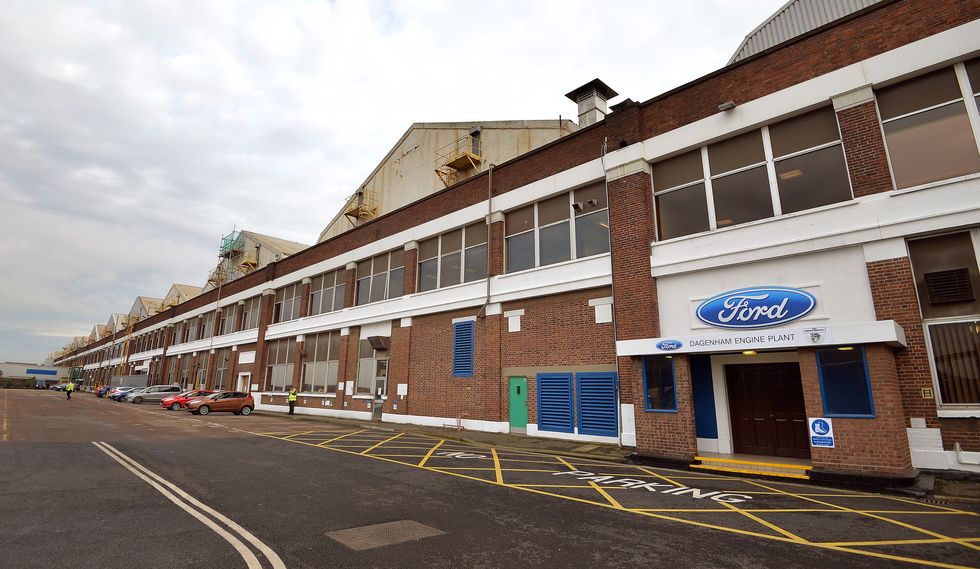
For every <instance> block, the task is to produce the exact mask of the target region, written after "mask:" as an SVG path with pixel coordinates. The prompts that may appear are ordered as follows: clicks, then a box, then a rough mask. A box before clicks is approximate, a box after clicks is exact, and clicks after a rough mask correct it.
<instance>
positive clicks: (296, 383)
mask: <svg viewBox="0 0 980 569" xmlns="http://www.w3.org/2000/svg"><path fill="white" fill-rule="evenodd" d="M305 350H306V337H305V336H297V337H296V352H295V354H296V355H295V358H296V359H295V362H296V363H295V364H294V365H293V378H292V386H293V387H295V388H296V391H301V390H302V388H303V384H302V379H303V354H305V353H306V352H305Z"/></svg>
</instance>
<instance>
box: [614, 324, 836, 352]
mask: <svg viewBox="0 0 980 569" xmlns="http://www.w3.org/2000/svg"><path fill="white" fill-rule="evenodd" d="M831 343H833V334H831V330H830V328H829V327H827V326H814V327H811V328H779V329H778V330H732V331H730V332H719V333H715V334H702V335H700V336H675V337H673V338H654V339H653V342H652V344H650V345H649V347H650V348H653V349H646V350H644V349H643V347H640V352H639V353H641V354H664V353H697V352H740V351H744V350H772V349H778V348H799V347H804V346H822V345H827V344H831ZM619 355H632V354H630V353H629V352H625V353H620V354H619Z"/></svg>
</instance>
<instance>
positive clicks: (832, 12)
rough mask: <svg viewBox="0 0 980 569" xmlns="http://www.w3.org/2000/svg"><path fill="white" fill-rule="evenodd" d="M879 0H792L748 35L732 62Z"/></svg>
mask: <svg viewBox="0 0 980 569" xmlns="http://www.w3.org/2000/svg"><path fill="white" fill-rule="evenodd" d="M878 2H880V0H790V2H787V3H786V5H784V6H783V7H782V8H780V9H779V10H776V13H775V14H773V15H772V16H770V17H769V19H768V20H766V21H765V22H763V23H762V25H761V26H759V27H758V28H756V29H754V30H752V32H751V33H750V34H749V35H747V36H745V39H744V40H743V41H742V44H741V45H740V46H738V49H737V50H735V55H733V56H732V58H731V59H730V60H729V61H728V63H729V64H732V63H735V62H736V61H739V60H741V59H745V58H746V57H749V56H751V55H755V54H757V53H759V52H760V51H764V50H766V49H769V48H770V47H773V46H775V45H779V44H781V43H783V42H784V41H786V40H789V39H792V38H795V37H796V36H798V35H801V34H805V33H806V32H808V31H810V30H813V29H816V28H819V27H820V26H822V25H824V24H829V23H830V22H833V21H834V20H836V19H838V18H843V17H844V16H846V15H848V14H853V13H854V12H857V11H858V10H861V9H863V8H867V7H868V6H871V5H872V4H877V3H878Z"/></svg>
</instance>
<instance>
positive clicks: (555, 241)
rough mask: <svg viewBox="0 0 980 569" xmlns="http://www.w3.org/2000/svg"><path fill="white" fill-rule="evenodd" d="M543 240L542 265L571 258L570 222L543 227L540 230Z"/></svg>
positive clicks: (540, 237) (539, 235)
mask: <svg viewBox="0 0 980 569" xmlns="http://www.w3.org/2000/svg"><path fill="white" fill-rule="evenodd" d="M538 239H540V240H541V251H540V253H539V258H540V261H541V265H542V266H544V265H550V264H552V263H559V262H561V261H567V260H568V259H570V258H571V254H572V253H571V235H569V226H568V222H567V221H566V222H565V223H559V224H556V225H550V226H548V227H543V228H541V229H540V230H539V231H538Z"/></svg>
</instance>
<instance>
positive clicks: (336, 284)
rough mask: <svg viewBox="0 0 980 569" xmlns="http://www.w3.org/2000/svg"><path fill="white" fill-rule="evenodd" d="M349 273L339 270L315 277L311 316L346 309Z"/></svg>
mask: <svg viewBox="0 0 980 569" xmlns="http://www.w3.org/2000/svg"><path fill="white" fill-rule="evenodd" d="M346 279H347V271H346V270H344V269H337V270H336V271H331V272H329V273H324V274H322V275H319V276H316V277H313V283H312V284H311V285H310V316H313V315H314V314H325V313H327V312H333V311H334V310H340V309H341V308H343V307H344V293H345V292H347V283H346Z"/></svg>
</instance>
